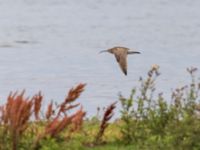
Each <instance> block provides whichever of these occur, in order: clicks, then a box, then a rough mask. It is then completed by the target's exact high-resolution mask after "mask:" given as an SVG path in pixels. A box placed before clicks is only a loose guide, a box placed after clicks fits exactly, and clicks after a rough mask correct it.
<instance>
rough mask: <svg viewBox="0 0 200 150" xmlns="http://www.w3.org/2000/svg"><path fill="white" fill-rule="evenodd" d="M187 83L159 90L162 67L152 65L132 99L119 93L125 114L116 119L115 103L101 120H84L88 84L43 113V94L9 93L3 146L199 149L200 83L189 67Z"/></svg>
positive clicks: (0, 149) (3, 111)
mask: <svg viewBox="0 0 200 150" xmlns="http://www.w3.org/2000/svg"><path fill="white" fill-rule="evenodd" d="M187 71H188V73H189V74H190V76H191V83H190V84H189V85H186V86H183V87H179V88H177V89H175V90H174V91H172V94H171V99H165V98H164V96H163V94H162V93H159V94H157V91H156V86H155V82H156V79H157V78H158V77H159V75H160V73H159V68H158V66H153V67H152V68H151V70H150V71H149V72H148V74H147V77H146V78H140V80H139V82H140V86H139V87H138V88H134V89H133V90H132V92H131V95H130V97H129V98H124V97H123V96H122V95H120V96H119V103H120V104H121V110H120V114H121V117H120V118H118V119H116V120H115V121H113V122H110V121H109V120H110V119H111V118H112V116H113V114H114V110H115V107H116V103H112V104H111V105H110V106H108V107H107V109H105V111H104V113H103V116H102V119H100V118H99V117H98V116H94V117H93V118H90V119H84V117H85V115H86V112H85V110H84V109H83V108H82V107H80V106H79V105H80V104H79V103H76V99H77V98H78V97H79V96H80V94H81V93H82V92H83V91H84V88H85V84H79V85H78V86H76V87H75V88H72V89H71V90H70V91H69V92H68V94H67V96H66V98H65V100H64V101H63V102H62V103H61V104H54V103H53V102H51V103H50V104H49V105H48V107H47V109H46V111H41V107H42V101H43V95H42V94H41V92H39V93H38V94H36V95H35V96H33V98H25V96H24V92H22V93H20V94H18V93H14V94H12V93H11V94H10V95H9V96H8V99H7V103H6V104H5V105H3V106H1V107H0V150H27V149H29V150H141V149H142V150H145V149H146V150H149V149H153V150H160V149H161V150H177V149H178V150H179V149H180V150H191V149H193V150H198V149H200V143H199V141H200V103H199V100H200V99H199V93H200V81H199V80H198V79H197V78H196V77H195V73H196V71H197V69H196V68H190V69H187Z"/></svg>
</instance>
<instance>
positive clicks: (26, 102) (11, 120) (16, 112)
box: [2, 91, 33, 150]
mask: <svg viewBox="0 0 200 150" xmlns="http://www.w3.org/2000/svg"><path fill="white" fill-rule="evenodd" d="M24 92H25V91H23V92H21V94H18V93H17V92H15V93H14V94H12V93H11V94H10V95H9V96H8V99H7V103H6V105H5V107H3V111H2V112H3V113H2V123H3V124H4V125H5V126H6V127H7V129H8V131H9V132H10V134H11V137H12V143H13V150H16V149H17V145H18V142H19V141H18V140H19V139H20V136H21V135H22V133H23V132H24V131H25V130H26V128H27V127H28V121H29V118H30V116H31V111H32V110H31V109H32V106H33V101H32V100H30V99H28V98H26V99H25V98H24Z"/></svg>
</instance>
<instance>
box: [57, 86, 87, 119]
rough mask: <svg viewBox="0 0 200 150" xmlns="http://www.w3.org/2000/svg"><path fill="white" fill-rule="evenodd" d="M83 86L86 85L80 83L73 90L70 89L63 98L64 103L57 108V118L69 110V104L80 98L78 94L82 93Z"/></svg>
mask: <svg viewBox="0 0 200 150" xmlns="http://www.w3.org/2000/svg"><path fill="white" fill-rule="evenodd" d="M85 86H86V84H82V83H80V84H79V85H78V86H76V87H75V88H71V89H70V91H69V92H68V95H67V97H66V98H65V101H64V102H63V103H62V104H61V105H60V106H59V111H58V113H57V117H59V116H60V114H61V113H64V114H65V112H66V111H67V110H69V109H71V108H69V104H70V103H72V102H73V101H75V100H76V99H77V98H78V97H79V96H80V94H81V93H82V92H83V91H84V88H85Z"/></svg>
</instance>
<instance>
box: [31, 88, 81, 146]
mask: <svg viewBox="0 0 200 150" xmlns="http://www.w3.org/2000/svg"><path fill="white" fill-rule="evenodd" d="M84 87H85V84H79V85H78V86H77V87H76V88H72V89H71V90H70V91H69V92H68V96H67V97H66V98H65V100H64V102H63V103H61V105H58V108H57V109H58V112H57V114H56V115H55V116H54V118H52V120H51V121H49V123H48V125H47V126H46V127H45V131H44V132H43V133H41V134H39V135H38V136H37V138H36V140H35V142H34V143H33V145H32V146H33V149H37V148H38V146H39V141H40V140H41V139H43V138H44V137H46V136H47V135H49V136H50V137H52V138H55V137H57V136H58V135H59V134H60V133H61V132H62V131H63V130H64V129H66V127H68V126H69V125H70V124H72V123H74V124H76V125H75V126H76V128H80V126H81V125H82V119H83V117H84V116H85V112H84V111H83V110H82V108H81V109H80V110H78V111H76V112H75V113H74V114H72V115H70V116H68V115H67V114H66V113H67V111H69V110H71V109H73V108H75V107H78V106H79V105H80V104H79V103H78V104H71V103H72V102H74V101H75V100H76V99H77V98H78V97H79V96H80V94H81V93H82V92H83V91H84ZM54 112H55V110H53V103H50V104H49V106H48V109H47V112H46V118H47V120H49V119H50V117H52V115H53V113H54ZM61 114H64V115H61Z"/></svg>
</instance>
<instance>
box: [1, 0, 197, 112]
mask: <svg viewBox="0 0 200 150" xmlns="http://www.w3.org/2000/svg"><path fill="white" fill-rule="evenodd" d="M199 6H200V1H198V0H192V1H191V0H173V1H168V0H126V1H123V0H109V1H108V0H84V1H80V0H73V1H69V0H6V1H3V0H1V1H0V10H1V13H0V20H1V22H0V56H1V57H0V85H1V86H0V95H1V97H0V99H1V103H3V102H5V99H6V96H7V95H8V93H9V92H10V91H11V90H12V91H15V90H22V89H26V90H27V92H26V93H27V95H32V94H34V93H36V92H37V91H39V90H42V91H43V93H44V95H45V100H46V103H48V101H50V100H52V99H53V100H55V101H58V102H61V100H63V99H64V97H65V95H66V92H67V90H69V89H70V88H71V87H72V86H74V85H76V84H78V83H80V82H82V83H87V88H86V91H85V92H84V93H83V95H82V96H81V98H80V99H79V101H80V102H81V103H82V104H83V105H84V107H85V109H86V110H87V111H88V114H89V115H90V114H93V113H95V112H96V107H97V106H101V107H103V106H106V105H107V104H110V103H111V102H113V101H116V100H117V99H118V93H119V92H121V93H123V94H124V95H125V96H128V95H129V93H130V91H131V89H132V88H133V87H135V86H137V85H138V79H139V76H141V75H142V76H144V75H145V73H146V72H147V70H148V69H149V68H150V67H151V65H152V64H159V65H160V67H161V70H160V71H161V72H162V76H161V77H160V78H159V80H158V83H157V84H158V87H159V91H164V92H166V95H167V94H169V92H170V90H171V88H175V87H176V86H181V85H184V84H185V83H187V82H188V79H189V76H188V75H187V74H186V71H185V70H186V68H187V67H190V66H195V67H199V68H200V60H199V58H200V42H199V41H200V19H199V18H200V9H199ZM118 45H120V46H126V47H129V48H131V49H135V50H138V51H140V52H141V53H142V55H135V56H129V58H128V76H124V75H123V73H122V72H121V70H120V69H119V67H118V65H117V63H116V61H115V58H114V57H113V56H112V55H109V54H102V55H99V54H98V52H99V51H100V50H104V49H106V48H110V47H113V46H118Z"/></svg>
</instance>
